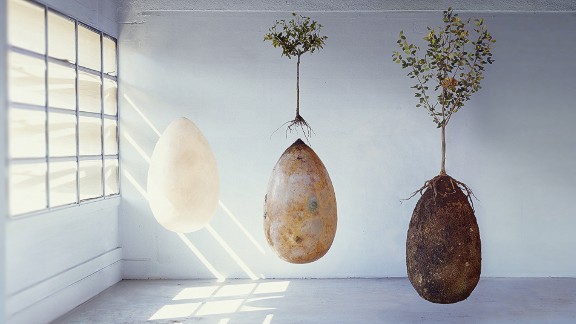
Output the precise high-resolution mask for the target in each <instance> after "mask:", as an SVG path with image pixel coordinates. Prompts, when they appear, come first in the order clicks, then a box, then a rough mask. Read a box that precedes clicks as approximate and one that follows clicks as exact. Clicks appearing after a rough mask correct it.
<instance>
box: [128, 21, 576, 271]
mask: <svg viewBox="0 0 576 324" xmlns="http://www.w3.org/2000/svg"><path fill="white" fill-rule="evenodd" d="M304 14H306V13H304ZM309 16H311V17H312V18H314V19H316V20H318V21H319V22H321V23H322V25H324V26H325V27H324V32H325V34H326V35H328V37H329V38H328V40H327V42H326V46H325V48H324V49H323V50H321V51H319V52H317V53H314V54H313V55H306V56H304V57H303V58H302V65H301V75H300V77H301V84H300V89H301V113H302V116H303V117H304V118H306V120H307V121H308V122H309V123H310V125H312V127H313V128H314V130H315V132H316V135H315V136H314V137H313V138H312V147H313V148H314V150H315V151H316V152H317V153H318V155H319V156H321V157H322V161H323V162H324V164H325V165H326V168H327V169H328V170H329V172H330V175H331V178H332V182H333V184H334V189H335V192H336V195H337V196H338V210H339V224H338V231H337V233H336V237H335V240H334V244H333V245H332V248H331V249H330V251H329V252H328V253H327V254H326V255H325V256H324V257H323V258H322V259H321V260H319V261H317V262H314V263H312V264H307V265H290V264H287V263H285V262H283V261H281V260H279V259H277V258H276V257H275V256H274V254H273V252H272V251H271V250H270V249H268V248H267V247H266V242H265V238H264V234H263V229H262V215H263V208H262V205H263V201H264V194H265V190H266V183H267V180H268V176H269V174H270V171H271V170H272V167H273V166H274V163H275V162H276V159H277V158H278V156H279V155H280V154H281V153H282V152H283V151H284V149H285V148H286V147H288V146H289V145H290V143H292V142H293V141H294V140H295V139H296V136H294V135H290V136H288V138H287V139H285V136H284V134H283V130H280V131H278V132H277V133H276V134H274V135H272V136H270V134H271V133H272V132H273V131H274V130H275V129H276V128H277V127H279V126H280V125H282V123H284V122H285V121H287V120H290V119H292V118H293V117H294V109H295V107H294V106H295V72H296V71H295V70H296V67H295V61H293V60H292V61H291V60H288V59H286V58H284V57H281V56H280V54H281V53H280V50H279V49H278V48H273V47H272V46H271V45H270V44H268V43H265V42H263V35H264V33H265V32H266V31H267V30H268V28H269V27H270V26H271V25H272V24H273V22H274V21H275V20H276V19H280V18H289V14H288V13H286V14H282V13H252V12H248V13H246V12H241V13H235V12H224V13H217V12H163V13H157V14H154V15H150V16H147V21H146V23H144V24H132V25H123V26H122V30H121V35H120V48H121V51H120V67H121V69H122V74H121V75H122V82H121V84H120V88H121V89H122V90H121V91H122V92H121V93H120V100H121V102H120V105H121V107H122V109H123V110H122V116H121V125H122V134H121V139H122V141H123V156H122V163H123V170H124V171H123V173H122V183H123V186H124V187H123V195H124V196H123V204H122V206H121V212H120V213H121V215H122V217H121V220H120V222H121V233H122V235H121V236H122V246H123V251H124V258H125V268H124V278H214V277H215V275H214V272H213V271H211V270H210V269H215V270H216V271H217V272H218V273H219V274H221V275H223V276H224V277H227V278H235V277H240V278H246V277H250V273H255V274H257V275H258V276H260V275H262V276H265V277H276V278H282V277H297V278H299V277H383V276H405V275H406V268H405V239H406V231H407V228H408V222H409V219H410V215H411V213H412V210H413V208H414V205H415V203H416V200H414V199H413V200H410V201H408V202H404V203H402V204H401V203H400V199H402V198H405V197H407V196H409V194H410V193H411V192H412V191H414V190H416V189H417V188H419V187H420V186H421V185H422V184H423V183H424V181H426V180H427V179H430V178H432V177H433V176H435V175H437V174H438V172H439V168H440V132H439V131H438V130H437V129H436V128H435V126H434V124H433V122H432V121H431V120H430V118H429V116H428V115H427V113H426V112H425V111H424V110H422V109H418V108H415V107H414V106H415V104H416V103H417V101H416V100H415V99H414V97H413V92H412V89H410V88H409V87H410V86H411V85H413V83H412V81H411V80H410V79H408V78H407V77H406V76H405V74H406V71H403V70H402V69H401V68H400V67H399V66H398V65H397V64H395V63H394V62H392V58H391V55H392V51H394V50H395V49H396V40H397V37H398V32H399V31H400V30H404V31H405V34H406V35H407V37H409V38H410V39H411V40H414V39H421V38H422V37H424V33H425V31H426V26H428V25H432V26H436V25H438V24H439V22H440V20H441V13H439V12H432V13H425V12H420V13H408V12H399V13H390V12H388V13H386V12H376V13H375V12H372V13H346V12H341V13H317V12H314V13H310V14H309ZM462 16H463V17H468V16H469V15H468V14H463V15H462ZM473 16H478V17H484V18H485V20H486V24H487V26H488V28H489V30H490V31H491V32H492V33H493V35H494V37H495V38H496V39H497V41H498V42H497V43H496V44H495V48H494V59H495V60H496V63H495V64H494V65H493V66H489V67H487V71H486V75H485V76H486V79H485V80H484V81H483V89H482V90H481V91H480V92H479V93H477V94H474V95H473V97H472V100H471V101H470V102H469V103H467V105H466V106H465V107H464V108H463V109H462V110H461V111H460V112H458V113H457V114H456V115H455V117H454V118H453V119H452V122H451V124H450V126H449V128H448V130H447V141H448V147H447V170H448V173H449V174H451V175H452V176H453V177H455V178H456V179H458V180H460V181H463V182H465V183H467V184H468V185H469V186H470V187H471V188H472V189H473V190H474V192H475V194H476V195H477V196H478V198H479V199H480V201H479V202H476V203H475V206H476V216H477V218H478V221H479V227H480V233H481V237H482V243H483V246H482V248H483V249H482V254H483V269H482V271H483V272H482V273H483V275H485V276H576V259H574V258H572V257H571V256H572V255H573V250H574V248H575V247H576V236H574V235H573V229H574V228H575V227H576V217H575V216H576V207H575V206H574V204H572V200H573V196H574V183H576V173H574V172H573V168H574V165H576V129H575V128H574V126H573V125H574V119H575V118H576V111H575V110H574V109H573V107H574V105H573V98H572V93H573V92H574V91H573V90H574V88H573V82H572V81H571V80H572V75H574V74H576V66H575V65H574V64H572V62H573V53H574V52H575V50H576V39H575V38H574V35H573V31H574V30H576V17H575V15H574V14H572V13H565V14H544V13H539V14H534V13H530V14H528V13H474V15H473ZM143 67H145V68H143ZM178 116H185V117H187V118H189V119H191V120H193V121H194V122H195V123H196V124H197V125H198V127H199V128H201V129H202V131H203V133H204V135H205V136H206V138H207V139H208V140H209V141H210V144H211V146H212V149H213V152H214V155H215V157H216V160H217V162H218V165H219V172H220V177H221V184H222V186H221V196H220V200H221V203H222V204H221V207H220V208H219V209H218V211H217V214H216V216H215V217H214V219H213V221H212V223H211V226H212V229H213V232H211V231H208V230H201V231H199V232H196V233H193V234H189V235H187V236H186V237H187V239H188V240H189V241H190V242H189V243H191V244H192V246H194V247H195V248H196V249H197V251H194V249H191V248H189V245H187V244H186V243H185V242H183V240H182V239H181V238H179V237H178V236H177V235H175V234H173V233H170V232H168V231H166V230H164V229H162V228H161V227H160V226H158V225H157V224H156V221H155V220H154V218H153V216H152V213H151V212H150V210H149V208H147V206H146V200H145V198H144V196H143V193H142V192H143V190H142V188H144V187H145V183H146V170H147V167H148V162H149V159H150V158H149V157H150V154H151V153H152V149H153V147H154V143H155V142H156V141H157V140H158V134H159V132H158V130H159V129H160V130H162V129H164V128H165V127H166V126H167V125H168V124H169V122H170V121H171V120H172V119H174V118H175V117H178ZM225 209H226V210H228V211H229V213H228V212H226V211H225ZM242 228H244V229H246V231H243V230H242ZM214 233H216V234H217V235H218V236H219V237H221V238H222V239H223V240H224V241H225V242H226V243H227V245H223V244H219V243H218V240H217V239H216V237H215V235H214ZM252 238H253V239H254V240H252ZM262 246H264V247H265V248H264V249H263V250H260V248H261V247H262ZM262 251H264V253H262ZM196 252H200V253H201V256H203V257H204V258H205V259H202V258H201V257H200V256H199V254H198V253H196ZM238 259H239V260H241V261H242V263H243V264H240V263H239V262H237V261H236V260H238ZM201 260H203V261H201Z"/></svg>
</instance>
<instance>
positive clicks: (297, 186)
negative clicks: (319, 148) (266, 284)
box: [264, 139, 337, 263]
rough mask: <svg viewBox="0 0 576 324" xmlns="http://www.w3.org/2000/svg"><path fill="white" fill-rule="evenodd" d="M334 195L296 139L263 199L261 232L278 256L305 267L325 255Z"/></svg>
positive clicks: (333, 226) (316, 163)
mask: <svg viewBox="0 0 576 324" xmlns="http://www.w3.org/2000/svg"><path fill="white" fill-rule="evenodd" d="M336 214H337V212H336V195H335V194H334V188H333V187H332V181H331V180H330V176H329V175H328V171H327V170H326V167H325V166H324V164H323V163H322V161H321V160H320V158H319V157H318V155H316V153H315V152H314V151H313V150H312V149H311V148H310V147H309V146H308V145H306V144H305V143H304V142H302V140H300V139H298V140H297V141H296V142H294V144H292V145H291V146H290V147H289V148H288V149H286V151H284V153H283V154H282V156H281V157H280V159H279V160H278V162H277V163H276V166H274V170H273V171H272V175H271V177H270V181H269V183H268V190H267V194H266V196H265V198H264V231H265V233H266V239H267V240H268V244H269V245H270V246H271V247H272V249H274V251H276V253H277V254H278V256H279V257H280V258H281V259H283V260H285V261H288V262H291V263H309V262H313V261H316V260H318V259H320V258H321V257H322V256H324V255H325V254H326V252H328V250H329V249H330V246H331V245H332V242H333V241H334V236H335V235H336V223H337V215H336Z"/></svg>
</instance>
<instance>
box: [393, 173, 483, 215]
mask: <svg viewBox="0 0 576 324" xmlns="http://www.w3.org/2000/svg"><path fill="white" fill-rule="evenodd" d="M443 176H446V174H439V175H437V176H435V177H434V178H432V179H430V180H427V181H426V182H424V185H423V186H422V187H420V189H418V190H416V191H414V192H413V193H411V194H410V197H408V198H404V199H400V203H402V202H403V201H404V200H410V199H412V197H414V196H416V194H418V193H420V195H421V196H422V194H423V193H424V191H425V190H426V189H428V188H430V189H432V190H434V199H436V196H437V195H438V192H437V191H436V183H437V182H438V180H440V178H441V177H443ZM448 177H449V178H450V183H451V184H452V188H454V189H456V186H458V187H460V189H461V190H462V191H464V194H465V195H466V198H468V201H470V205H471V207H472V210H474V201H473V200H472V197H474V199H476V200H478V201H480V200H479V199H478V198H477V197H476V195H475V194H474V192H472V189H470V187H468V185H466V184H465V183H463V182H460V181H458V180H456V179H454V178H452V177H450V176H448Z"/></svg>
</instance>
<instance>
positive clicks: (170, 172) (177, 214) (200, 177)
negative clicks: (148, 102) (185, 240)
mask: <svg viewBox="0 0 576 324" xmlns="http://www.w3.org/2000/svg"><path fill="white" fill-rule="evenodd" d="M150 160H151V161H150V168H149V169H148V184H147V190H148V203H149V204H150V208H151V209H152V212H153V214H154V217H155V218H156V220H157V221H158V223H160V225H162V226H164V227H165V228H166V229H167V230H170V231H173V232H179V233H188V232H193V231H196V230H199V229H201V228H202V227H204V225H206V224H207V223H208V222H209V221H210V220H211V219H212V217H213V215H214V212H215V211H216V207H217V204H218V195H219V193H220V181H219V178H218V170H217V168H216V161H215V159H214V155H212V150H211V149H210V145H209V144H208V141H206V138H204V136H203V135H202V133H201V132H200V130H199V129H198V128H197V127H196V125H194V123H193V122H191V121H190V120H188V119H186V118H184V117H180V118H177V119H175V120H174V121H172V123H170V125H168V127H167V128H166V130H164V133H163V134H162V136H161V137H160V139H159V140H158V142H157V143H156V147H154V152H153V153H152V157H151V159H150Z"/></svg>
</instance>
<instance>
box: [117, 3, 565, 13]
mask: <svg viewBox="0 0 576 324" xmlns="http://www.w3.org/2000/svg"><path fill="white" fill-rule="evenodd" d="M119 3H120V11H121V12H122V11H124V12H126V11H129V12H131V13H138V12H140V13H141V12H148V11H283V12H285V11H299V12H302V11H420V10H424V11H429V10H432V11H436V10H445V9H447V8H448V7H449V6H451V7H452V8H453V9H455V10H459V11H512V12H515V11H519V12H542V11H550V12H576V0H542V1H538V0H482V1H480V0H476V1H475V0H428V1H427V0H411V1H402V0H344V1H334V0H245V1H238V0H120V1H119Z"/></svg>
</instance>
